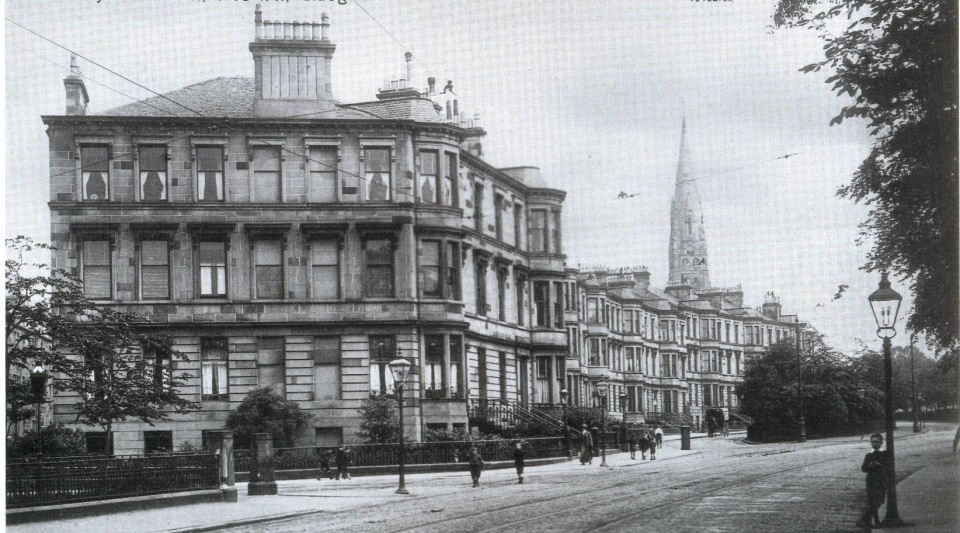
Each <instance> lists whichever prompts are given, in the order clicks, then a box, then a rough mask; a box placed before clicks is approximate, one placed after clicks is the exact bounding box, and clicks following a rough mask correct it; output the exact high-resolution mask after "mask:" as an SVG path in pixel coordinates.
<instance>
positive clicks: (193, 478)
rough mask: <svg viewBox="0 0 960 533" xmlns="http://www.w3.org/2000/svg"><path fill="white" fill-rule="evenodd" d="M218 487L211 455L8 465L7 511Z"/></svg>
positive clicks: (88, 459) (130, 457)
mask: <svg viewBox="0 0 960 533" xmlns="http://www.w3.org/2000/svg"><path fill="white" fill-rule="evenodd" d="M217 487H219V467H218V463H217V456H216V455H211V454H189V455H187V454H177V455H145V456H128V457H119V458H118V457H111V458H83V459H79V458H70V459H68V460H55V461H45V460H33V461H24V462H17V463H7V508H8V509H14V508H18V507H31V506H36V505H51V504H60V503H73V502H83V501H91V500H106V499H113V498H126V497H131V496H146V495H149V494H163V493H168V492H181V491H188V490H202V489H215V488H217Z"/></svg>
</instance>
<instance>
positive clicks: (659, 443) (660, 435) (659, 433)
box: [653, 424, 663, 448]
mask: <svg viewBox="0 0 960 533" xmlns="http://www.w3.org/2000/svg"><path fill="white" fill-rule="evenodd" d="M653 436H654V437H656V439H657V448H663V430H662V429H660V424H657V427H656V428H655V429H654V430H653Z"/></svg>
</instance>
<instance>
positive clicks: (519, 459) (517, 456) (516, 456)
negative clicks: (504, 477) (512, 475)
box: [513, 442, 524, 485]
mask: <svg viewBox="0 0 960 533" xmlns="http://www.w3.org/2000/svg"><path fill="white" fill-rule="evenodd" d="M523 459H524V457H523V444H522V443H520V442H517V444H516V447H515V448H514V449H513V464H514V465H515V466H516V467H517V483H519V484H520V485H523Z"/></svg>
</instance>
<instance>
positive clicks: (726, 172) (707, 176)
mask: <svg viewBox="0 0 960 533" xmlns="http://www.w3.org/2000/svg"><path fill="white" fill-rule="evenodd" d="M798 154H800V152H794V153H792V154H786V155H781V156H779V157H774V158H772V159H764V160H762V161H757V162H756V163H750V164H749V165H743V166H742V167H737V168H731V169H727V170H721V171H720V172H714V173H713V174H707V175H705V176H697V177H695V178H690V179H685V180H683V181H681V182H680V183H690V182H692V181H700V180H702V179H706V178H712V177H714V176H719V175H721V174H728V173H730V172H736V171H737V170H743V169H745V168H751V167H755V166H757V165H762V164H764V163H769V162H771V161H776V160H778V159H787V158H790V157H793V156H795V155H798ZM640 195H641V193H633V194H627V193H625V192H621V193H620V194H618V195H617V199H618V200H624V199H627V198H633V197H635V196H640Z"/></svg>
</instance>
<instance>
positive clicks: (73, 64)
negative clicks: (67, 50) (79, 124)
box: [63, 54, 90, 115]
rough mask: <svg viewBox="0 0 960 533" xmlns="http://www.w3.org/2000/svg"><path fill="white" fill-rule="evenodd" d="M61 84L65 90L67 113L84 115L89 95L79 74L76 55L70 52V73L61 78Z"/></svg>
mask: <svg viewBox="0 0 960 533" xmlns="http://www.w3.org/2000/svg"><path fill="white" fill-rule="evenodd" d="M63 86H64V87H65V88H66V90H67V114H68V115H86V114H87V104H89V103H90V96H89V95H88V94H87V86H86V84H84V83H83V77H82V76H81V75H80V67H78V66H77V56H75V55H73V54H70V74H68V75H67V77H66V78H64V79H63Z"/></svg>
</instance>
